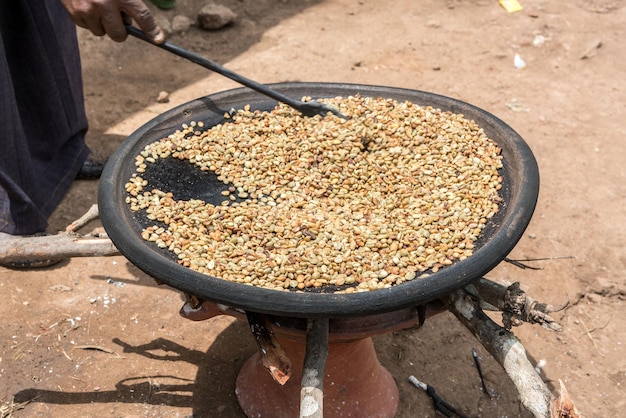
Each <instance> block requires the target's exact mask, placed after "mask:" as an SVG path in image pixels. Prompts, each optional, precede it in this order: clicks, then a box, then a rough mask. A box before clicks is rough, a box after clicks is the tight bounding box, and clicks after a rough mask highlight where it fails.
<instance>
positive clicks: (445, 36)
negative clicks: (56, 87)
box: [0, 0, 626, 418]
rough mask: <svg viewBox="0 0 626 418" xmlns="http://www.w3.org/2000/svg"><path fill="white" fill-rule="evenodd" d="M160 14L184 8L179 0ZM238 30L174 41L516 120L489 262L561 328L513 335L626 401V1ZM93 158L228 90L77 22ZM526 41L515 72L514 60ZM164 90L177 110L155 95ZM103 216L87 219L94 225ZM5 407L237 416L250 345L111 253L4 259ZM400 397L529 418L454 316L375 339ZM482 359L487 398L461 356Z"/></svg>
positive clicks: (593, 390) (342, 13)
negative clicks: (518, 217)
mask: <svg viewBox="0 0 626 418" xmlns="http://www.w3.org/2000/svg"><path fill="white" fill-rule="evenodd" d="M178 3H179V4H178V5H177V7H176V8H175V9H174V10H171V11H167V12H165V11H157V10H155V13H157V14H158V15H159V17H160V18H161V19H169V20H170V21H171V19H172V18H173V17H174V16H175V15H186V16H189V17H192V18H193V17H194V16H195V13H196V11H197V10H198V8H199V7H200V5H201V4H202V3H203V2H202V1H200V0H178ZM219 3H221V4H224V5H226V6H228V7H230V8H231V9H232V10H233V11H235V12H236V13H237V19H236V21H235V23H234V24H233V25H232V26H229V27H227V28H225V29H222V30H219V31H214V32H204V31H202V30H200V29H198V28H197V27H193V26H192V27H191V28H190V29H189V30H188V31H185V32H183V33H173V34H171V35H170V37H169V39H170V40H171V41H173V42H175V43H178V44H180V45H182V46H184V47H187V48H189V49H192V50H195V51H197V52H199V53H202V54H204V55H206V56H208V57H210V58H212V59H214V60H215V61H218V62H220V63H223V64H225V65H226V66H227V67H229V68H231V69H233V70H236V71H240V72H241V73H243V74H245V75H247V76H249V77H251V78H254V79H256V80H258V81H261V82H280V81H333V82H350V83H362V84H377V85H387V86H398V87H406V88H413V89H418V90H425V91H431V92H435V93H439V94H443V95H446V96H450V97H454V98H457V99H461V100H464V101H467V102H469V103H472V104H474V105H477V106H479V107H482V108H483V109H485V110H487V111H490V112H491V113H493V114H495V115H496V116H498V117H500V118H501V119H503V120H504V121H505V122H507V123H508V124H509V125H511V126H512V127H513V128H514V129H515V130H516V131H517V132H518V133H519V134H521V136H522V137H523V138H524V139H525V140H526V141H527V142H528V143H529V145H530V146H531V148H532V150H533V152H534V153H535V156H536V158H537V160H538V163H539V169H540V173H541V181H542V183H541V191H540V196H539V202H538V206H537V209H536V212H535V215H534V217H533V220H532V221H531V224H530V226H529V227H528V229H527V231H526V234H525V235H524V237H523V238H522V240H521V241H520V242H519V244H518V245H517V246H516V248H515V249H514V250H513V252H512V253H511V255H510V257H511V258H513V259H524V258H536V257H573V258H567V259H551V260H546V261H536V262H530V263H529V264H531V265H532V266H535V267H540V268H541V269H540V270H530V269H520V268H518V267H515V266H513V265H511V264H509V263H503V264H502V265H500V266H498V267H497V268H496V269H494V270H493V271H492V272H491V273H489V274H488V276H487V277H488V278H490V279H492V280H496V281H500V282H502V283H510V282H515V281H519V282H521V285H522V288H523V289H524V290H526V291H527V292H528V293H529V294H530V295H532V296H533V297H535V298H537V299H539V300H541V301H543V302H546V303H552V304H560V303H563V302H564V301H566V300H568V299H569V302H570V304H569V306H568V307H567V308H566V309H565V310H564V311H562V312H560V313H558V314H556V315H555V318H556V319H557V320H558V322H559V323H560V324H562V325H563V327H564V330H563V331H562V332H560V333H554V332H550V331H547V330H545V329H543V328H540V327H538V326H531V325H523V326H521V327H519V328H515V330H514V332H515V334H516V336H517V337H518V338H519V339H520V340H521V341H522V342H523V344H524V346H525V347H526V349H527V351H528V355H529V357H530V358H531V360H532V361H533V362H535V363H537V364H538V367H540V370H541V376H542V377H543V378H544V379H545V381H546V382H548V384H549V385H550V386H551V387H555V386H556V387H558V380H559V379H560V380H562V381H563V382H564V383H565V385H566V386H567V388H568V390H569V392H570V395H571V396H572V398H573V400H574V402H575V403H576V405H577V406H578V408H579V410H580V411H581V412H582V413H583V416H585V417H588V418H591V417H598V418H600V417H616V416H622V415H623V412H622V411H623V410H624V409H625V408H626V400H625V399H626V398H625V397H624V386H625V385H626V352H625V350H624V345H625V344H626V324H625V322H624V317H625V316H624V315H625V313H626V309H625V306H624V303H625V286H624V272H625V270H626V222H625V221H624V207H626V168H625V167H626V141H625V140H624V133H626V76H625V75H626V43H624V39H625V36H626V28H625V26H624V22H626V8H624V7H623V6H624V4H625V3H626V2H624V1H623V0H575V1H571V2H550V1H546V0H521V4H522V6H523V10H522V11H519V12H516V13H508V12H507V11H506V10H505V9H504V8H503V7H501V6H500V5H499V4H498V2H497V0H446V1H431V2H415V1H411V0H399V1H395V2H383V1H368V0H361V1H357V0H326V1H321V0H320V1H312V0H309V1H294V0H255V1H252V0H221V1H219ZM79 36H80V43H81V48H82V54H83V66H84V83H85V95H86V100H87V110H88V116H89V119H90V123H91V130H90V132H89V136H88V142H89V144H90V146H91V147H92V149H93V151H94V153H95V154H96V155H100V156H106V155H109V154H110V153H111V152H112V151H113V150H114V149H115V148H116V147H117V146H118V145H119V144H120V143H121V142H122V141H123V139H124V138H125V137H126V136H127V135H128V134H130V133H131V132H133V131H134V130H135V129H137V128H138V127H139V126H141V125H142V124H143V123H144V122H146V121H148V120H150V119H151V118H153V117H154V116H156V115H158V114H159V113H162V112H164V111H166V110H168V109H170V108H172V107H174V106H175V105H178V104H181V103H184V102H187V101H189V100H192V99H194V98H197V97H201V96H204V95H207V94H210V93H213V92H218V91H222V90H225V89H228V88H231V87H237V86H236V85H235V84H234V83H232V82H230V81H228V80H226V79H224V78H222V77H220V76H218V75H214V74H210V73H208V72H207V71H206V70H204V69H202V68H200V67H197V66H194V65H193V64H190V63H187V62H184V61H183V60H181V59H178V58H175V57H173V56H170V55H168V54H167V53H166V52H163V51H161V50H158V49H157V48H153V47H150V46H149V45H147V44H145V43H141V42H140V41H138V40H135V39H130V40H128V42H125V43H123V44H116V43H114V42H112V41H110V40H109V39H106V38H96V37H94V36H92V35H90V34H89V33H87V32H85V31H82V30H80V31H79ZM516 54H519V57H521V58H522V59H523V60H524V61H525V63H526V66H525V68H516V67H515V65H514V56H515V55H516ZM160 91H167V92H169V93H170V102H169V103H157V102H156V98H157V96H158V94H159V92H160ZM97 188H98V183H97V181H95V182H94V181H80V182H76V183H75V185H74V187H73V188H72V190H71V191H70V193H69V194H68V196H67V198H66V199H65V201H64V202H63V204H62V206H61V207H60V208H59V210H58V211H57V212H56V213H55V214H54V216H53V218H52V220H51V226H50V231H53V232H54V231H58V230H62V229H64V228H65V226H66V225H68V224H69V223H70V222H71V221H72V220H74V219H76V218H78V217H79V216H80V215H82V214H83V213H84V212H85V211H86V210H87V208H88V207H89V206H90V205H91V204H93V203H96V200H97V198H96V195H97ZM95 226H97V224H96V225H91V227H95ZM0 289H1V292H2V293H1V294H2V299H3V303H2V304H0V318H2V327H0V400H1V401H2V403H3V408H4V409H3V411H6V412H3V414H2V417H5V416H7V415H11V414H12V416H14V417H35V416H41V417H44V416H45V417H60V416H67V417H103V416H111V417H140V416H142V417H192V416H193V417H233V418H234V417H243V416H244V415H243V412H242V411H241V409H240V408H239V406H238V404H237V400H236V397H235V394H234V388H235V379H236V377H237V373H238V371H239V368H240V367H241V365H242V364H243V362H244V361H245V360H246V359H247V358H248V357H249V356H250V355H251V354H253V353H254V352H255V350H256V346H255V344H254V340H253V339H252V337H251V335H250V333H249V331H248V328H247V325H246V324H245V323H243V322H241V321H239V320H235V319H233V318H232V317H229V316H219V317H216V318H213V319H211V320H208V321H204V322H191V321H188V320H186V319H183V318H182V317H180V316H179V315H178V311H179V309H180V307H181V306H182V303H183V302H182V298H181V296H180V295H179V292H177V291H175V290H173V289H170V288H167V287H165V286H157V285H156V284H155V283H154V281H153V280H152V279H151V278H150V277H148V276H146V275H145V274H144V273H142V272H141V271H139V270H138V269H137V268H135V267H134V266H132V265H131V264H130V263H129V262H128V261H126V259H125V258H123V257H122V256H114V257H100V258H96V257H94V258H74V259H72V260H68V261H67V262H64V263H62V264H60V265H58V266H56V267H54V268H51V269H46V270H40V271H14V270H8V269H2V268H0ZM374 342H375V346H376V349H377V352H378V356H379V359H380V361H381V363H382V364H383V365H384V366H385V367H386V368H388V369H389V371H390V372H391V373H392V375H393V377H394V378H395V380H396V382H397V384H398V387H399V390H400V403H399V409H398V413H397V417H434V416H436V415H437V414H436V413H435V411H434V409H433V406H432V403H431V401H430V400H429V398H428V397H427V396H426V394H425V393H424V392H423V391H421V390H418V389H417V388H415V387H414V386H412V385H411V384H410V383H409V382H408V380H407V378H408V376H409V375H411V374H412V375H415V376H416V377H418V378H419V379H420V380H422V381H424V382H427V383H429V384H430V385H432V386H434V387H435V388H436V389H437V392H438V393H439V394H440V395H441V396H442V397H443V398H444V399H445V400H447V401H448V402H449V403H451V404H453V405H455V406H457V407H459V408H461V409H463V410H464V411H466V412H467V413H468V414H470V415H471V416H480V417H528V416H530V415H529V413H528V412H526V411H524V409H523V407H522V406H521V404H520V402H519V401H518V399H517V394H516V391H515V388H514V386H513V384H512V383H511V381H510V379H509V378H508V377H507V375H506V374H505V373H504V371H503V370H502V368H501V367H500V366H499V365H498V364H497V363H496V362H495V360H493V359H492V358H491V357H490V356H489V355H488V354H487V353H486V351H485V350H484V348H483V347H482V346H480V344H479V343H478V341H477V340H476V339H475V338H474V337H473V336H472V335H471V334H470V333H469V332H468V331H467V330H466V329H465V328H464V327H463V326H462V325H461V324H460V323H459V322H458V321H457V320H456V319H455V318H454V317H453V316H452V315H451V314H449V313H443V314H440V315H438V316H435V317H433V318H430V319H428V320H427V321H426V323H425V324H424V326H423V327H422V328H421V329H410V330H403V331H399V332H394V333H389V334H386V335H382V336H377V337H375V338H374ZM472 348H476V350H477V351H478V353H479V354H480V355H481V357H482V358H483V367H484V369H485V377H486V382H487V385H488V386H489V387H490V388H492V389H493V391H495V393H496V396H495V397H494V399H489V398H488V397H487V396H485V394H484V393H483V392H482V391H481V387H480V381H479V380H478V376H477V372H476V369H475V366H474V360H473V358H472Z"/></svg>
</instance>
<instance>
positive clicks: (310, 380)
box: [300, 318, 329, 418]
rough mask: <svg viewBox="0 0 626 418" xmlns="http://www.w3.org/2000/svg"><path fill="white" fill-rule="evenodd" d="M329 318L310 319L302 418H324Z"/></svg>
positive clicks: (304, 373)
mask: <svg viewBox="0 0 626 418" xmlns="http://www.w3.org/2000/svg"><path fill="white" fill-rule="evenodd" d="M328 326H329V325H328V318H320V319H309V320H308V321H307V327H306V354H305V357H304V366H303V369H302V387H301V389H300V418H322V417H323V416H324V369H325V368H326V358H327V357H328V331H329V328H328Z"/></svg>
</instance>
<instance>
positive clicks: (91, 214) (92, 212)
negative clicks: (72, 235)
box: [65, 204, 100, 232]
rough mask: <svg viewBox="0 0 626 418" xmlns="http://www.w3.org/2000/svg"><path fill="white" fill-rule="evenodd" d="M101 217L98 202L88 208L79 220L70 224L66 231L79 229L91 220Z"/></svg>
mask: <svg viewBox="0 0 626 418" xmlns="http://www.w3.org/2000/svg"><path fill="white" fill-rule="evenodd" d="M99 217H100V211H99V210H98V205H97V204H94V205H91V207H90V208H89V210H87V212H86V213H85V214H84V215H83V216H81V217H80V218H78V219H77V220H75V221H74V222H72V223H71V224H69V225H68V226H67V228H65V231H66V232H74V231H77V230H79V229H80V228H82V227H83V226H85V225H87V224H88V223H89V222H91V221H94V220H96V219H98V218H99Z"/></svg>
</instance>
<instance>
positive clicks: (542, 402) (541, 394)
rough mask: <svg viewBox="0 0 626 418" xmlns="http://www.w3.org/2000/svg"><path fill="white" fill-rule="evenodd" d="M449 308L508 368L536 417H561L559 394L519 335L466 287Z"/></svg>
mask: <svg viewBox="0 0 626 418" xmlns="http://www.w3.org/2000/svg"><path fill="white" fill-rule="evenodd" d="M448 308H449V310H450V312H452V313H453V314H454V315H455V316H456V317H457V318H458V319H459V321H461V323H462V324H463V325H464V326H465V327H466V328H467V329H468V330H469V331H470V332H471V333H472V334H474V336H475V337H476V338H477V339H478V341H480V343H481V344H482V345H483V346H484V347H485V349H486V350H487V351H488V352H489V353H490V354H491V355H492V356H493V357H494V358H495V359H496V361H497V362H498V363H500V365H501V366H502V367H503V368H504V370H505V371H506V373H507V375H508V376H509V377H510V378H511V380H512V381H513V384H514V385H515V387H516V388H517V391H518V393H519V395H520V400H521V402H522V404H523V405H524V407H525V408H526V409H528V410H529V411H530V412H531V413H532V414H533V415H534V416H535V417H536V418H557V417H559V415H551V414H552V412H551V411H552V410H553V402H554V399H555V397H554V396H553V395H552V393H551V392H550V389H548V387H547V386H546V384H545V383H544V382H543V380H542V379H541V377H540V376H539V374H538V373H537V371H536V370H535V368H534V367H533V365H532V364H531V363H530V361H528V358H527V357H526V350H525V349H524V346H523V345H522V343H521V342H520V341H519V340H518V339H517V337H515V335H513V334H512V333H511V332H509V331H507V330H505V329H504V328H502V327H501V326H499V325H498V324H496V323H495V322H493V321H492V320H491V318H489V317H488V316H487V315H485V313H484V312H483V311H482V310H481V309H480V304H479V302H478V301H477V300H475V299H474V298H473V297H472V296H471V295H470V294H468V293H467V292H465V291H463V290H458V291H456V292H455V293H453V294H451V295H450V296H449V298H448ZM573 417H575V416H573Z"/></svg>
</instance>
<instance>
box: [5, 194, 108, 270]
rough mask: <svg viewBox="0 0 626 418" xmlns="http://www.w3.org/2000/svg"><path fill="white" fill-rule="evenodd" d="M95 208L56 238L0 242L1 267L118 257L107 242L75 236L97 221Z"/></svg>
mask: <svg viewBox="0 0 626 418" xmlns="http://www.w3.org/2000/svg"><path fill="white" fill-rule="evenodd" d="M98 216H99V214H98V206H97V205H92V206H91V207H90V208H89V210H88V211H87V213H85V214H84V215H83V216H81V217H80V218H79V219H77V220H76V221H74V222H72V223H71V224H70V225H69V226H68V227H67V228H66V229H65V232H60V233H59V234H57V235H47V236H40V237H38V236H37V237H36V236H33V237H23V238H17V237H16V238H13V239H6V240H0V264H1V263H11V262H24V261H40V260H50V259H66V258H71V257H100V256H111V255H119V254H120V252H119V251H118V250H117V248H115V246H114V245H113V243H112V242H111V240H110V239H108V238H106V237H92V236H84V235H80V234H77V233H76V232H74V231H76V230H78V229H80V228H82V227H83V226H85V225H86V224H88V223H89V222H91V221H93V220H94V219H97V218H98Z"/></svg>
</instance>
